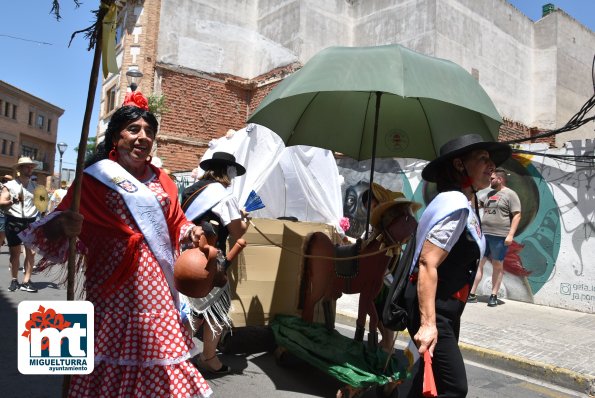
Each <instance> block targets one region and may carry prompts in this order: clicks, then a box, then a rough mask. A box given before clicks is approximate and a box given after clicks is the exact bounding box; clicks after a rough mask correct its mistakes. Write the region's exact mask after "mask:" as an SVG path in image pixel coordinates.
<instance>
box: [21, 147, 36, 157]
mask: <svg viewBox="0 0 595 398" xmlns="http://www.w3.org/2000/svg"><path fill="white" fill-rule="evenodd" d="M21 154H22V156H27V157H30V158H31V159H33V160H35V159H37V148H33V147H30V146H27V145H23V146H22V148H21Z"/></svg>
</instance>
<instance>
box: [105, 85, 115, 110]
mask: <svg viewBox="0 0 595 398" xmlns="http://www.w3.org/2000/svg"><path fill="white" fill-rule="evenodd" d="M106 97H107V103H106V108H105V113H110V112H111V111H113V110H114V108H115V107H116V85H113V86H112V87H111V88H110V89H108V90H107V95H106Z"/></svg>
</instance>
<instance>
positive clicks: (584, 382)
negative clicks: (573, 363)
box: [459, 342, 595, 396]
mask: <svg viewBox="0 0 595 398" xmlns="http://www.w3.org/2000/svg"><path fill="white" fill-rule="evenodd" d="M459 347H460V349H461V352H462V353H463V357H464V358H465V359H468V360H471V361H475V362H479V363H484V364H489V365H490V366H492V367H495V368H498V369H502V370H506V371H509V372H514V373H518V374H521V375H523V376H528V377H532V378H534V379H537V380H544V381H547V382H549V383H552V384H555V385H558V386H560V387H564V388H568V389H571V390H574V391H578V392H581V393H583V394H587V395H591V396H592V395H594V394H595V377H592V376H587V375H584V374H582V373H578V372H574V371H572V370H568V369H565V368H561V367H558V366H554V365H549V364H546V363H542V362H537V361H532V360H530V359H527V358H523V357H519V356H517V355H510V354H506V353H502V352H499V351H495V350H492V349H489V348H485V347H478V346H475V345H472V344H468V343H463V342H459Z"/></svg>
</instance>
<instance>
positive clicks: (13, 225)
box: [5, 156, 39, 293]
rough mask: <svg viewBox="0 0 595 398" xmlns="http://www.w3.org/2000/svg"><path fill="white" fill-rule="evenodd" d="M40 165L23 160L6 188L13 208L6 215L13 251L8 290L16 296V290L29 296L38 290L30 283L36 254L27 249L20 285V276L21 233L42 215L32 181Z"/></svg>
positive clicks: (11, 251) (8, 235)
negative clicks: (35, 202) (36, 204)
mask: <svg viewBox="0 0 595 398" xmlns="http://www.w3.org/2000/svg"><path fill="white" fill-rule="evenodd" d="M36 166H37V164H36V163H35V162H33V160H31V158H28V157H26V156H25V157H21V158H19V160H18V161H17V163H16V164H15V166H14V167H15V168H16V171H17V173H16V174H17V177H16V178H15V179H13V180H12V181H8V182H7V183H6V185H5V187H6V188H7V189H8V191H9V193H10V197H11V203H12V205H11V206H10V207H9V208H8V210H7V211H6V226H5V230H6V241H7V243H8V249H9V251H10V272H11V274H12V280H11V282H10V286H9V287H8V290H9V291H11V292H14V291H15V290H17V289H20V290H23V291H25V292H29V293H37V288H36V287H35V285H33V283H32V282H31V274H32V273H33V262H34V257H35V254H34V253H33V250H32V249H31V248H30V247H28V246H27V245H25V262H24V264H23V270H24V272H25V275H24V276H23V283H22V284H19V281H18V273H19V267H20V262H21V251H22V246H23V242H22V241H21V239H20V238H19V233H20V232H21V231H23V230H24V229H26V228H27V227H28V226H29V225H31V224H32V223H33V222H35V221H36V219H37V216H38V215H39V211H37V209H36V208H35V205H34V204H33V198H34V195H33V192H34V191H35V183H34V182H33V181H32V180H31V176H32V175H33V170H34V169H35V167H36Z"/></svg>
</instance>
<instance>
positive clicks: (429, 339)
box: [413, 324, 438, 355]
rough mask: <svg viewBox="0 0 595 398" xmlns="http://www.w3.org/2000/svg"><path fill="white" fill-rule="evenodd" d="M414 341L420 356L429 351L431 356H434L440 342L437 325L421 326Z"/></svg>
mask: <svg viewBox="0 0 595 398" xmlns="http://www.w3.org/2000/svg"><path fill="white" fill-rule="evenodd" d="M413 341H415V345H417V348H418V350H419V354H420V355H423V353H424V352H426V351H429V352H430V355H434V348H436V343H437V342H438V329H436V325H435V324H433V325H421V326H420V327H419V330H418V331H417V333H416V334H415V336H413Z"/></svg>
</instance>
